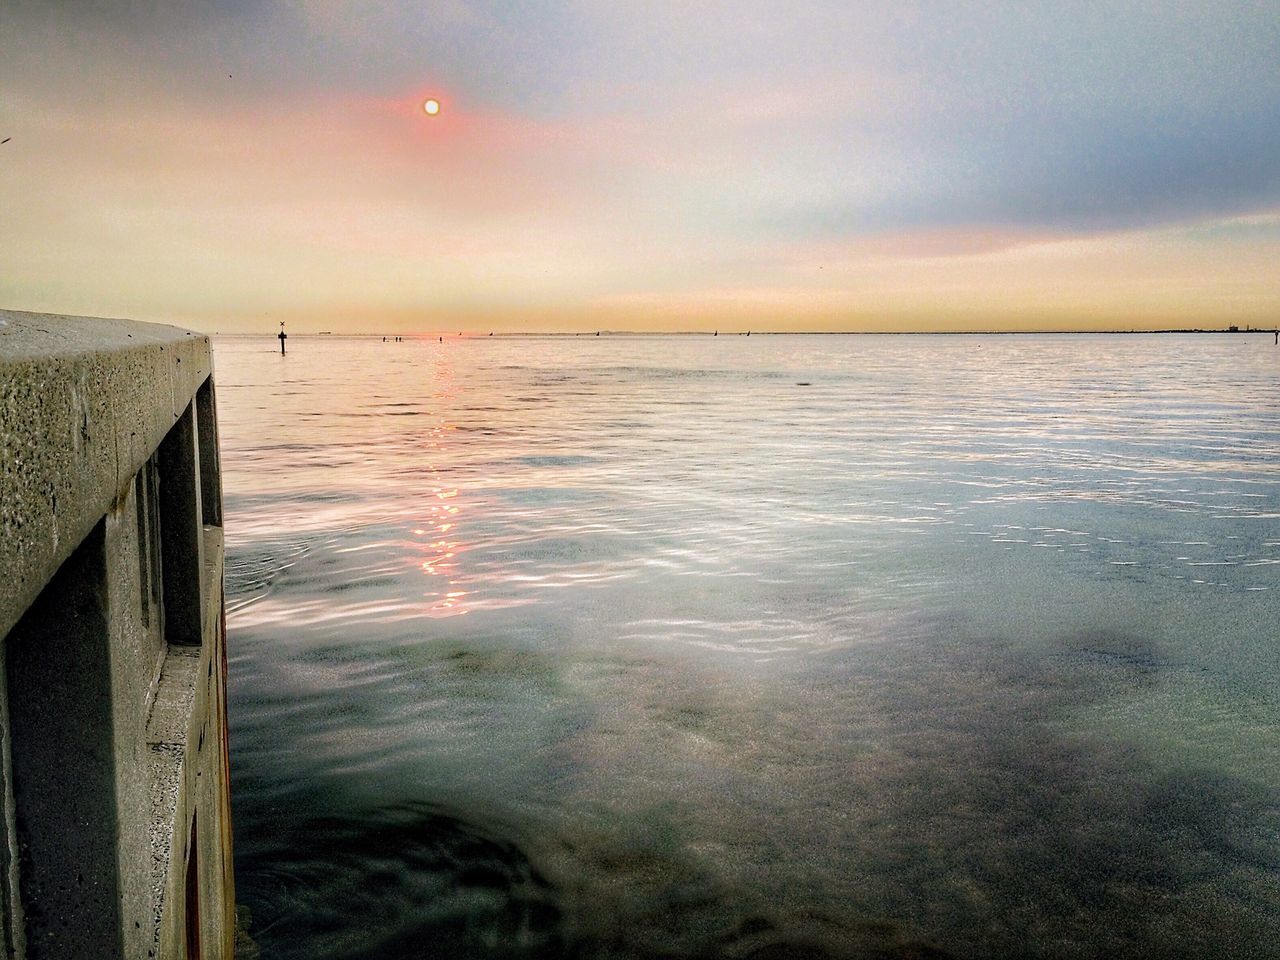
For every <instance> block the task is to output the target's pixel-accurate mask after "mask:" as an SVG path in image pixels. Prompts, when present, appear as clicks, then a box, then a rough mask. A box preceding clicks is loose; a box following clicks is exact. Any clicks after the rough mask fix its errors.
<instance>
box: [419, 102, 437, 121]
mask: <svg viewBox="0 0 1280 960" xmlns="http://www.w3.org/2000/svg"><path fill="white" fill-rule="evenodd" d="M422 109H423V110H425V111H426V112H427V116H429V117H434V116H435V115H436V114H437V113H439V112H440V101H439V100H428V101H427V102H426V103H424V104H423V105H422Z"/></svg>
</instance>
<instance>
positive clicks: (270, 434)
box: [215, 334, 1280, 960]
mask: <svg viewBox="0 0 1280 960" xmlns="http://www.w3.org/2000/svg"><path fill="white" fill-rule="evenodd" d="M289 346H290V352H289V355H288V356H287V357H281V356H279V353H278V349H277V346H276V343H275V342H274V340H270V339H266V338H264V339H234V338H226V339H219V340H218V341H217V342H216V346H215V356H216V360H215V363H216V371H217V378H218V404H219V415H220V418H221V430H222V441H223V469H224V473H225V488H226V525H227V537H228V561H227V562H228V566H227V590H228V626H229V630H230V638H229V648H230V691H231V702H230V709H231V748H232V775H233V790H234V805H235V817H236V820H235V827H236V837H235V840H236V854H237V859H236V871H237V873H236V880H237V886H238V890H237V892H238V899H239V901H240V902H241V903H243V904H245V905H247V906H248V907H249V908H250V910H251V912H252V918H253V920H252V930H253V935H254V936H255V938H256V939H257V941H258V943H259V944H260V946H261V948H262V954H263V957H265V958H299V960H301V958H306V960H325V958H361V960H373V958H393V957H394V958H400V957H406V958H408V957H414V958H417V957H423V956H434V957H446V958H455V957H456V958H467V957H476V958H479V957H562V956H568V957H575V958H606V957H608V958H626V957H654V958H656V957H663V958H680V957H708V958H710V957H726V958H828V957H830V958H838V957H867V958H872V957H874V958H882V960H888V958H908V957H914V958H922V957H937V958H941V957H957V958H1014V957H1019V958H1021V957H1045V958H1050V957H1052V958H1095V957H1096V958H1103V957H1106V958H1139V957H1187V958H1192V957H1195V958H1204V957H1231V958H1249V957H1280V348H1276V347H1274V346H1273V345H1272V342H1271V337H1270V335H1267V336H1265V337H1260V336H1249V335H1243V334H1241V335H1235V336H1229V335H1223V336H1210V335H1203V336H1172V335H1169V336H1097V337H1089V336H1004V337H999V336H991V337H984V336H951V337H927V336H903V337H899V336H886V337H870V336H864V337H825V336H759V335H757V336H753V337H750V338H747V337H740V336H730V337H726V336H721V337H716V338H711V337H600V338H596V337H567V338H566V337H557V338H501V337H494V338H488V337H485V338H480V339H465V340H459V339H457V338H446V340H445V341H444V342H443V343H440V342H438V341H437V340H436V339H435V338H434V337H433V338H431V339H429V340H427V339H424V340H409V341H406V342H403V343H394V342H392V343H383V342H382V341H381V340H380V339H378V338H373V339H343V338H338V337H319V338H304V337H300V336H299V337H293V338H291V339H290V340H289Z"/></svg>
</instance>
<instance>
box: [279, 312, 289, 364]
mask: <svg viewBox="0 0 1280 960" xmlns="http://www.w3.org/2000/svg"><path fill="white" fill-rule="evenodd" d="M276 336H277V337H279V338H280V356H282V357H283V356H284V342H285V341H286V340H288V339H289V335H288V334H287V333H285V332H284V321H283V320H281V321H280V332H279V333H277V334H276Z"/></svg>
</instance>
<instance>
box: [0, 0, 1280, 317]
mask: <svg viewBox="0 0 1280 960" xmlns="http://www.w3.org/2000/svg"><path fill="white" fill-rule="evenodd" d="M847 6H848V5H845V4H836V3H834V2H833V3H829V4H823V3H815V4H811V5H808V6H805V7H803V8H801V10H800V11H799V12H793V13H792V14H790V15H788V16H785V17H784V16H783V15H782V14H781V13H780V12H779V10H780V8H778V7H777V6H776V5H774V4H765V3H755V2H744V3H740V4H736V5H728V4H720V3H714V2H713V3H708V4H706V5H699V6H698V7H697V9H696V11H695V10H693V9H691V8H690V7H688V6H685V5H682V4H676V3H674V2H671V3H663V2H657V3H652V4H643V5H641V4H635V5H627V4H620V5H616V6H615V7H612V8H610V9H609V10H608V11H607V12H603V11H601V10H600V9H598V8H583V7H580V6H577V5H573V4H568V5H566V4H551V3H549V2H547V3H530V4H528V5H523V6H521V7H519V8H518V9H516V8H512V7H511V5H509V4H508V5H503V4H496V3H494V4H485V3H471V2H464V0H455V2H449V3H443V4H440V5H439V7H438V9H434V10H433V12H432V15H431V16H430V17H429V18H427V20H428V21H429V22H425V23H424V22H423V17H422V16H421V15H420V13H421V12H420V11H419V9H418V8H417V7H413V6H410V5H403V6H397V5H395V4H385V5H379V6H377V7H376V8H375V7H372V6H370V5H346V4H342V3H315V4H305V5H293V4H277V5H270V4H256V3H252V2H249V3H244V4H240V5H236V6H235V7H234V8H233V9H223V10H217V11H202V10H200V9H198V8H195V7H192V8H190V9H188V8H186V7H184V6H183V5H181V4H179V5H177V6H176V7H175V8H174V10H173V11H170V12H162V13H156V12H155V11H150V12H147V13H143V12H138V8H137V7H134V6H131V5H121V9H120V11H118V12H112V11H110V10H109V9H108V10H106V11H105V12H104V9H99V10H97V11H96V12H95V13H94V14H92V15H86V14H83V13H78V14H74V15H73V14H72V13H70V12H67V13H59V12H58V11H57V10H50V9H48V8H47V7H46V6H45V5H39V4H30V5H27V4H24V3H18V4H16V5H13V6H12V7H11V8H9V9H7V10H6V11H5V12H4V13H3V14H0V16H2V17H3V20H2V21H0V38H2V39H0V47H2V49H0V54H2V55H3V56H0V89H3V90H4V99H3V102H2V103H0V139H3V138H4V137H8V138H10V142H8V143H5V144H3V145H0V204H2V209H3V210H4V211H5V216H4V225H3V228H2V229H0V264H3V271H0V305H3V306H6V307H11V308H15V309H33V310H47V311H55V312H66V313H86V314H96V315H111V316H128V317H134V318H137V319H145V320H157V321H165V322H172V323H178V324H183V325H188V326H193V327H196V328H199V329H204V330H210V331H214V330H217V331H222V332H252V331H263V332H269V331H271V330H272V329H274V328H275V326H276V325H277V322H278V321H279V320H287V321H288V322H289V325H290V328H291V329H294V330H297V331H298V332H305V331H307V330H333V331H335V332H370V333H379V332H408V331H427V330H433V329H472V330H478V331H488V330H498V331H518V330H594V329H599V328H608V329H637V330H639V329H650V330H695V329H711V328H716V327H718V328H720V329H726V330H733V329H746V328H753V329H773V330H785V329H804V330H818V329H822V330H887V329H905V330H919V329H1038V328H1039V329H1043V328H1051V329H1063V328H1081V329H1093V328H1124V329H1128V328H1131V327H1154V328H1165V327H1177V326H1222V325H1226V324H1228V323H1232V324H1241V325H1246V324H1252V325H1259V326H1270V325H1274V324H1276V323H1277V322H1280V279H1278V278H1280V270H1277V269H1276V266H1275V265H1276V264H1277V263H1280V119H1277V111H1275V109H1274V106H1275V103H1276V102H1280V98H1278V97H1280V81H1278V80H1277V71H1276V70H1275V69H1274V62H1273V58H1272V57H1271V55H1270V54H1273V53H1274V50H1275V49H1276V46H1275V43H1276V41H1277V39H1280V37H1278V32H1280V27H1277V25H1276V21H1277V18H1275V17H1274V16H1268V15H1267V12H1266V10H1265V9H1264V7H1265V5H1262V6H1260V7H1258V8H1257V9H1256V10H1254V8H1252V7H1250V6H1249V5H1241V6H1240V8H1239V10H1236V11H1233V12H1232V13H1231V14H1230V15H1227V14H1223V13H1222V12H1221V11H1218V12H1215V9H1216V8H1215V5H1213V4H1210V3H1205V4H1201V5H1199V6H1197V5H1196V4H1185V5H1182V7H1180V8H1179V11H1178V15H1177V16H1171V15H1169V11H1168V10H1167V8H1165V7H1162V6H1161V5H1159V4H1145V5H1144V4H1134V5H1131V6H1126V7H1124V8H1123V10H1121V11H1120V12H1116V11H1115V10H1114V9H1111V8H1108V9H1107V10H1103V9H1102V8H1101V7H1099V8H1097V9H1094V8H1092V7H1090V8H1088V9H1087V10H1086V11H1084V12H1082V11H1081V10H1076V11H1074V12H1063V11H1061V10H1060V9H1059V7H1060V6H1061V5H1056V6H1055V5H1053V4H1036V3H1030V4H1026V5H1023V6H1019V7H1018V11H1019V13H1018V15H1017V16H1012V15H1010V14H1008V13H1004V14H1002V13H1000V12H999V11H996V12H994V13H975V12H974V11H973V10H972V9H966V8H964V7H956V8H951V7H947V6H945V5H943V6H938V5H932V6H930V5H925V4H921V5H918V6H917V5H913V4H910V3H898V4H887V3H886V4H876V3H872V4H870V5H866V6H859V7H858V9H856V10H849V9H846V8H847ZM371 10H376V13H374V12H370V11H371ZM427 96H435V97H438V98H439V99H440V101H441V102H442V111H441V113H440V115H439V116H438V117H434V118H432V117H427V116H426V115H425V114H424V113H423V112H422V109H421V104H422V101H423V99H424V98H426V97H427Z"/></svg>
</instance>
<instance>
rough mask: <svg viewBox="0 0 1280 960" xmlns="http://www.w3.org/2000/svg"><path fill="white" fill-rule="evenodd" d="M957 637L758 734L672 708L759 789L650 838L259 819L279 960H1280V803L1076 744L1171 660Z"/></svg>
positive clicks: (269, 924)
mask: <svg viewBox="0 0 1280 960" xmlns="http://www.w3.org/2000/svg"><path fill="white" fill-rule="evenodd" d="M953 626H954V625H947V624H939V625H935V626H933V627H929V628H928V629H925V630H920V631H917V633H918V635H919V639H918V641H917V640H911V641H902V640H899V641H898V642H896V643H895V644H893V645H892V646H886V647H885V648H883V649H882V650H880V651H876V650H869V649H861V650H856V651H846V652H844V653H836V654H832V655H831V656H830V657H827V658H825V659H823V661H822V662H821V663H818V664H816V666H815V668H814V669H813V670H812V673H811V674H807V675H806V676H805V677H804V678H803V680H802V681H801V682H800V683H801V686H802V687H803V689H804V691H805V692H804V696H796V695H794V691H791V690H788V691H782V692H781V693H780V694H779V695H778V699H777V701H776V703H775V704H774V705H773V706H772V707H770V708H769V709H765V708H762V707H758V705H757V709H758V711H759V712H758V713H756V714H754V715H753V717H752V718H747V717H745V716H744V715H743V714H741V713H740V712H730V713H728V714H725V713H724V712H722V710H721V708H720V707H719V706H718V705H717V702H716V701H714V700H710V699H708V700H705V701H702V702H699V703H698V704H697V705H696V706H694V707H687V706H686V707H681V706H680V703H679V702H675V701H672V700H671V695H670V692H669V691H668V693H667V694H666V698H665V699H660V700H658V701H657V703H658V704H659V709H657V710H656V711H655V716H657V717H658V718H659V720H660V721H661V722H662V723H663V724H669V725H670V726H671V727H672V729H675V730H688V731H692V732H694V733H696V734H698V735H699V736H704V737H706V738H714V737H715V736H717V735H718V734H720V733H724V732H725V731H739V730H741V729H743V726H744V724H746V725H747V726H748V727H749V732H750V733H751V734H752V737H751V739H750V740H744V741H741V742H740V743H739V745H738V746H737V747H735V755H734V756H733V757H732V759H731V760H730V761H726V763H729V764H732V765H733V766H732V768H733V769H745V770H747V771H749V772H748V773H747V774H746V776H747V778H748V779H747V782H745V783H739V784H737V785H736V786H733V788H732V789H726V788H724V787H721V788H719V789H720V790H721V791H722V792H721V793H717V794H695V793H692V792H691V791H693V790H695V789H696V786H695V785H693V784H687V785H684V784H681V783H680V782H678V781H672V782H670V783H668V784H667V785H666V786H665V787H663V788H662V791H660V792H662V794H663V795H664V796H666V797H667V800H666V801H665V803H666V805H667V806H666V807H663V806H662V805H661V804H659V808H661V809H668V808H669V810H670V812H669V813H667V814H662V815H660V816H656V817H654V818H648V819H637V817H635V816H633V815H632V814H629V813H626V812H623V813H620V814H618V816H617V817H616V819H615V820H610V819H608V818H606V819H604V820H599V819H597V820H595V821H591V820H590V818H589V817H588V816H587V815H586V814H585V813H584V812H583V811H578V810H575V809H568V810H564V811H561V812H559V813H557V814H556V816H557V817H559V820H557V821H554V822H552V821H548V822H547V823H545V824H518V825H510V824H502V823H494V822H485V821H482V820H481V819H479V818H477V817H475V816H473V815H472V814H471V813H470V811H468V812H466V813H463V812H460V811H459V810H453V809H449V810H446V809H442V808H440V807H436V806H432V805H429V804H425V803H406V804H400V805H393V806H386V807H383V808H378V809H364V810H361V809H358V808H356V809H352V808H350V807H347V806H344V805H342V804H335V802H334V801H332V800H326V798H324V797H321V796H309V797H306V798H302V799H300V800H299V802H298V803H297V804H287V805H285V809H281V807H279V806H275V807H272V808H271V809H270V810H265V809H254V808H253V804H252V802H250V803H249V804H248V806H247V807H246V806H245V804H243V803H241V804H240V805H239V806H238V809H237V842H238V850H237V881H238V887H239V893H240V899H241V900H242V901H243V902H245V903H247V904H248V905H249V906H250V907H251V909H252V911H253V914H254V921H255V923H254V929H253V934H254V937H255V939H257V940H258V942H259V943H260V944H261V946H262V956H263V957H264V960H270V958H281V960H293V958H303V957H306V958H308V960H326V958H349V960H392V958H402V957H404V958H408V957H415V958H416V957H421V956H440V957H450V958H462V960H467V958H514V960H523V958H552V957H568V958H578V960H605V958H610V960H614V958H616V960H621V958H637V960H649V958H669V960H676V958H688V960H696V958H708V960H710V958H725V960H748V958H749V960H907V958H919V960H926V958H927V960H945V958H949V957H954V958H966V960H968V958H972V960H979V958H993V960H994V958H1043V960H1051V958H1053V960H1057V958H1071V960H1106V958H1119V960H1148V958H1150V960H1156V958H1183V960H1198V958H1203V957H1230V958H1239V960H1268V958H1280V798H1277V796H1276V795H1275V794H1274V792H1273V791H1270V790H1268V789H1267V788H1265V787H1264V786H1262V785H1260V784H1257V783H1253V782H1250V781H1246V780H1242V779H1238V778H1232V777H1230V776H1227V775H1225V774H1223V773H1220V772H1217V771H1213V770H1208V769H1195V768H1185V767H1179V766H1178V765H1177V764H1176V763H1171V762H1168V761H1167V758H1166V760H1165V761H1164V762H1158V761H1157V759H1155V758H1151V757H1146V756H1143V755H1142V754H1140V753H1139V752H1137V751H1136V750H1135V749H1133V748H1131V747H1128V746H1126V745H1125V744H1124V743H1123V742H1119V741H1110V740H1102V739H1098V738H1096V737H1090V736H1083V735H1076V734H1071V733H1069V732H1068V731H1069V729H1070V727H1069V725H1066V726H1064V725H1063V724H1062V723H1061V722H1060V721H1061V719H1062V717H1063V716H1066V715H1069V714H1070V712H1071V711H1072V710H1075V709H1078V708H1080V707H1081V705H1087V704H1089V703H1092V702H1097V701H1099V700H1102V699H1105V698H1109V697H1113V696H1123V695H1124V694H1125V692H1126V691H1129V692H1133V691H1142V690H1145V689H1147V688H1149V687H1151V686H1152V685H1156V684H1160V683H1162V682H1164V676H1165V673H1166V671H1168V670H1169V669H1171V666H1170V664H1169V663H1168V662H1167V661H1166V660H1165V659H1164V657H1163V655H1162V652H1161V650H1160V648H1159V645H1158V644H1157V643H1155V642H1153V641H1146V640H1142V639H1141V638H1134V637H1127V636H1120V635H1110V634H1082V635H1079V636H1073V637H1065V638H1062V640H1061V641H1060V642H1059V643H1058V644H1057V645H1056V646H1055V647H1053V648H1052V649H1050V650H1038V651H1035V652H1032V653H1028V652H1026V651H1020V650H1018V649H1015V648H1014V647H1013V646H1011V645H1001V644H999V643H997V642H994V641H990V642H983V643H974V642H972V638H968V637H965V636H963V635H962V634H963V628H959V627H957V628H955V629H954V634H955V635H953ZM632 680H633V681H634V682H635V683H637V684H639V683H642V682H643V679H642V677H641V676H640V675H639V674H637V675H636V676H634V677H632ZM664 682H666V681H664ZM637 722H639V719H638V718H637ZM571 735H583V736H588V737H589V736H590V735H591V734H590V731H586V732H585V733H584V732H583V731H574V732H573V733H572V734H571ZM264 777H265V779H270V778H269V777H267V776H266V772H265V771H261V770H259V771H256V772H255V774H254V775H252V776H251V777H250V778H249V780H248V782H250V783H252V782H255V781H257V780H263V779H264ZM241 782H242V783H244V782H246V781H244V780H242V781H241ZM264 782H265V781H264ZM757 788H760V789H757ZM682 793H683V794H687V796H683V795H681V794H682ZM673 794H674V795H677V796H673ZM737 796H743V797H746V798H747V799H746V800H745V801H743V802H742V804H741V805H740V806H738V807H735V808H731V807H730V804H731V803H733V802H735V801H734V798H735V797H737ZM759 797H775V798H777V797H784V798H786V800H785V803H783V802H782V801H779V802H778V803H779V805H778V806H767V805H766V804H765V803H764V801H762V800H760V799H752V798H759ZM682 803H683V804H685V806H681V804H682ZM335 809H341V810H343V811H344V812H343V815H342V816H327V815H324V813H325V812H326V811H332V810H335ZM580 814H581V815H580ZM531 837H533V838H536V842H530V840H529V838H531ZM708 847H709V848H711V849H713V850H714V849H719V850H721V851H724V852H721V853H712V854H705V853H702V852H699V851H700V850H701V849H705V848H708ZM779 851H785V854H783V853H779Z"/></svg>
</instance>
